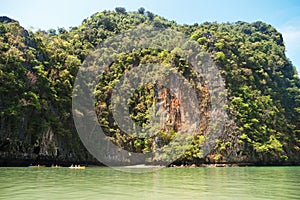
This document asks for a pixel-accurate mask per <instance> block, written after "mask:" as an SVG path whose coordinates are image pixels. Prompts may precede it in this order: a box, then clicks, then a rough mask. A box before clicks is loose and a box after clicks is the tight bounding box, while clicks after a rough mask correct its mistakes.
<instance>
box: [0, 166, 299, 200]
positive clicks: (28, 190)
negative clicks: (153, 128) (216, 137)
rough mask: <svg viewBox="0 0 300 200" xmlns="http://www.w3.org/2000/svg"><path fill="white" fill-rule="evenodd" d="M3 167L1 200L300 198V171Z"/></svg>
mask: <svg viewBox="0 0 300 200" xmlns="http://www.w3.org/2000/svg"><path fill="white" fill-rule="evenodd" d="M135 170H138V169H132V171H131V172H132V173H128V172H123V171H119V170H115V169H111V168H91V167H90V168H89V167H87V168H86V169H85V170H71V169H69V168H58V169H53V168H40V169H32V168H0V183H1V184H0V199H9V200H15V199H51V200H52V199H109V200H111V199H118V200H119V199H120V200H122V199H126V200H127V199H128V200H136V199H146V200H147V199H172V200H174V199H189V200H192V199H205V200H206V199H214V200H218V199H224V200H227V199H242V200H248V199H249V200H250V199H251V200H256V199H264V200H265V199H280V200H285V199H300V167H231V168H163V169H159V170H157V169H155V170H154V171H152V172H147V173H134V172H135Z"/></svg>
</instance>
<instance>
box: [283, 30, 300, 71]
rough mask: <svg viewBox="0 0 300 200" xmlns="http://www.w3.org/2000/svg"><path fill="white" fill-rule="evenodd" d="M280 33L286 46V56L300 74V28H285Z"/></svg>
mask: <svg viewBox="0 0 300 200" xmlns="http://www.w3.org/2000/svg"><path fill="white" fill-rule="evenodd" d="M280 31H281V33H282V36H283V41H284V43H285V46H286V53H287V56H288V58H290V60H291V61H292V63H293V65H295V66H296V68H297V71H298V73H300V27H299V26H286V27H283V28H281V29H280Z"/></svg>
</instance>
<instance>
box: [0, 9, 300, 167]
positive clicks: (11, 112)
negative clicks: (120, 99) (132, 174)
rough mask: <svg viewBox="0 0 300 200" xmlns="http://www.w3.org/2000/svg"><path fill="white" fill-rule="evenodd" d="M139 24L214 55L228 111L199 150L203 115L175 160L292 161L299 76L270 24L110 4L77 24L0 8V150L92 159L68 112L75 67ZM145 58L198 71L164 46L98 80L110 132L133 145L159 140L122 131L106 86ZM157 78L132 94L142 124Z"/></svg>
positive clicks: (299, 150) (298, 142)
mask: <svg viewBox="0 0 300 200" xmlns="http://www.w3.org/2000/svg"><path fill="white" fill-rule="evenodd" d="M143 24H144V25H151V26H154V27H157V28H172V29H174V30H177V31H180V32H182V33H184V34H186V35H188V36H189V37H190V39H191V40H194V41H197V42H198V43H199V46H200V47H201V48H202V49H203V50H204V51H206V52H208V53H209V54H210V55H211V58H212V59H213V60H215V62H216V63H217V64H218V67H219V69H220V71H221V74H222V77H223V78H224V80H225V83H226V90H227V91H226V92H227V94H228V106H227V108H226V109H227V112H228V114H229V116H230V118H231V119H232V120H231V121H230V122H228V124H226V127H227V128H226V131H225V132H224V134H223V135H222V136H221V137H220V138H218V139H217V141H216V145H215V147H214V148H213V151H212V152H211V153H210V154H209V155H208V156H206V157H205V158H204V159H203V158H202V157H201V145H202V144H203V141H204V138H205V137H206V136H205V130H206V128H207V127H205V124H204V125H203V126H202V127H201V128H200V130H199V133H198V134H197V137H195V138H194V142H193V143H192V144H191V145H190V146H189V147H188V150H187V151H186V152H185V154H184V155H183V156H182V158H181V159H180V162H189V163H195V162H256V163H280V162H299V158H300V121H299V120H300V116H299V114H300V80H299V78H298V75H297V72H296V69H295V67H294V66H293V65H292V63H291V62H290V61H289V60H288V59H287V58H286V56H285V46H284V42H283V38H282V35H281V34H280V33H279V32H277V31H276V29H275V28H273V27H272V26H271V25H268V24H265V23H263V22H254V23H246V22H236V23H222V24H219V23H208V22H206V23H203V24H201V25H198V24H194V25H178V24H176V23H175V22H174V21H168V20H166V19H164V18H162V17H159V16H157V15H155V14H153V13H151V12H149V11H145V9H143V8H140V9H139V10H138V12H127V11H126V10H125V9H124V8H116V9H115V11H104V12H101V13H96V14H94V15H92V16H91V17H89V18H87V19H85V20H83V22H82V25H80V26H79V27H71V28H70V30H66V29H64V28H58V30H54V29H51V30H49V31H47V32H46V31H41V30H39V31H37V32H31V31H27V30H25V29H24V28H22V27H21V26H20V25H19V23H18V22H17V21H14V20H11V19H9V18H7V17H0V55H1V56H0V83H1V85H0V94H1V96H0V152H11V153H12V154H18V153H22V154H38V155H46V156H49V157H57V158H60V159H69V158H70V159H71V158H76V159H79V160H85V159H89V158H90V155H88V153H87V152H86V151H82V150H83V149H84V147H83V145H82V144H81V142H80V140H79V138H78V136H77V133H76V130H75V128H74V124H73V119H72V111H71V95H72V89H73V84H74V81H75V77H76V74H77V71H78V68H79V66H80V65H81V64H82V63H83V61H84V59H85V58H86V57H87V55H89V53H91V52H92V51H93V50H94V48H95V47H96V46H97V45H99V44H101V42H103V41H104V40H105V39H106V38H109V37H111V36H114V35H116V34H118V33H121V32H122V31H125V30H129V29H134V28H135V27H136V26H139V25H143ZM149 62H156V63H163V64H164V65H167V66H170V67H172V68H174V69H176V70H177V71H180V72H181V73H183V74H185V76H186V77H188V78H189V79H195V77H193V76H194V74H193V72H192V71H191V70H189V65H188V63H186V61H184V60H183V59H181V58H179V57H178V56H176V55H174V54H172V53H170V52H167V51H163V50H156V49H145V50H139V51H134V52H130V53H128V54H121V55H119V58H118V60H117V61H115V62H114V63H113V64H112V65H111V66H110V68H109V70H108V71H107V73H105V75H104V76H103V77H102V79H101V81H100V82H99V85H98V87H97V91H96V94H97V99H98V102H97V104H96V109H97V113H98V119H99V122H100V124H101V125H102V127H103V129H104V130H105V132H106V134H107V136H109V137H110V138H111V140H112V141H113V142H114V143H116V144H118V145H119V146H122V147H123V148H125V149H128V150H130V151H134V152H143V153H147V152H151V151H153V143H154V142H155V141H156V140H155V139H154V138H145V139H136V138H132V137H130V136H128V135H126V134H125V133H123V132H122V131H121V130H120V129H119V128H118V127H117V126H116V124H115V123H114V120H113V119H112V114H111V111H110V109H109V104H110V95H111V92H112V88H113V86H114V85H115V84H116V82H117V80H118V79H119V78H120V77H121V76H122V75H123V74H124V72H125V71H126V70H128V69H130V68H132V67H134V66H137V65H139V64H142V63H149ZM202 86H203V87H200V88H199V90H198V94H199V97H200V96H201V98H200V99H202V101H201V102H199V105H200V108H201V109H202V111H201V112H202V113H203V114H204V115H205V113H206V109H205V108H207V107H208V106H209V103H208V102H206V101H205V98H206V95H208V94H207V91H206V88H205V86H204V85H202ZM155 87H160V85H151V84H149V85H146V86H145V87H142V88H138V89H137V90H136V92H135V93H134V94H133V96H132V98H131V101H130V114H131V117H132V119H133V120H134V121H136V122H137V123H138V124H139V125H141V126H143V125H145V124H147V123H148V121H149V112H150V111H149V109H150V107H151V106H152V104H153V102H154V101H157V98H158V97H157V96H156V94H155V92H154V91H155ZM165 96H167V97H165V98H166V101H167V100H168V101H172V100H174V101H175V100H176V99H174V97H172V94H170V93H169V92H168V91H167V90H166V93H165ZM170 115H172V114H170ZM206 120H207V121H209V116H207V119H206ZM172 123H173V126H169V127H168V128H164V129H162V130H161V131H160V132H159V134H158V135H159V138H160V144H159V145H160V146H163V145H165V144H167V143H168V142H169V141H170V139H171V138H172V137H173V135H174V134H175V133H176V131H177V128H178V127H176V123H177V121H176V120H175V121H173V122H172ZM174 124H175V125H174ZM156 159H157V160H159V158H156Z"/></svg>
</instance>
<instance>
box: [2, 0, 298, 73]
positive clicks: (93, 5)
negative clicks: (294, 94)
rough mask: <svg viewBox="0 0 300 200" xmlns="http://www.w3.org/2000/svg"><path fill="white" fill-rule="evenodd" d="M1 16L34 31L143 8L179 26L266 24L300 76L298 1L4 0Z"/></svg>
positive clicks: (72, 24) (76, 24) (66, 25)
mask: <svg viewBox="0 0 300 200" xmlns="http://www.w3.org/2000/svg"><path fill="white" fill-rule="evenodd" d="M0 5H1V6H0V16H8V17H11V18H13V19H16V20H18V21H19V22H20V24H21V25H22V26H23V27H25V28H27V29H32V30H37V29H43V30H48V29H50V28H54V29H56V28H58V27H65V28H66V29H68V28H69V27H74V26H79V25H80V24H81V22H82V21H83V19H85V18H88V17H89V16H91V15H92V14H94V13H96V12H100V11H103V10H114V8H115V7H124V8H126V10H127V11H136V10H137V9H138V8H140V7H144V8H145V9H146V10H149V11H151V12H153V13H155V14H158V15H160V16H162V17H165V18H166V19H168V20H174V21H176V22H177V23H180V24H194V23H199V24H200V23H202V22H206V21H208V22H214V21H216V22H236V21H246V22H254V21H264V22H266V23H269V24H271V25H272V26H274V27H275V28H276V29H277V30H278V31H280V32H281V33H282V34H283V39H284V42H285V45H286V53H287V56H288V58H289V59H290V60H291V61H292V63H293V65H294V66H296V68H297V71H298V73H299V72H300V56H299V54H300V1H298V0H226V1H225V0H106V1H105V0H1V4H0Z"/></svg>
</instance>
